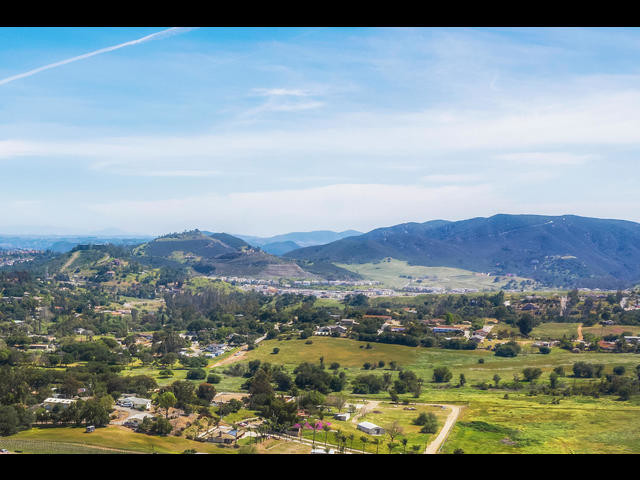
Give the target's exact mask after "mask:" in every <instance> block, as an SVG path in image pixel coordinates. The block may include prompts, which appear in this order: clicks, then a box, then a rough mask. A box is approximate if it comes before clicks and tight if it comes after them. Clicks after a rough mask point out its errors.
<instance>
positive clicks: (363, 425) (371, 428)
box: [358, 422, 384, 435]
mask: <svg viewBox="0 0 640 480" xmlns="http://www.w3.org/2000/svg"><path fill="white" fill-rule="evenodd" d="M358 430H362V431H363V432H364V433H368V434H369V435H384V428H382V427H379V426H378V425H376V424H374V423H371V422H360V423H359V424H358Z"/></svg>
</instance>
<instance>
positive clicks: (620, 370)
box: [613, 366, 625, 375]
mask: <svg viewBox="0 0 640 480" xmlns="http://www.w3.org/2000/svg"><path fill="white" fill-rule="evenodd" d="M624 372H625V368H624V367H623V366H618V367H613V373H615V374H616V375H624Z"/></svg>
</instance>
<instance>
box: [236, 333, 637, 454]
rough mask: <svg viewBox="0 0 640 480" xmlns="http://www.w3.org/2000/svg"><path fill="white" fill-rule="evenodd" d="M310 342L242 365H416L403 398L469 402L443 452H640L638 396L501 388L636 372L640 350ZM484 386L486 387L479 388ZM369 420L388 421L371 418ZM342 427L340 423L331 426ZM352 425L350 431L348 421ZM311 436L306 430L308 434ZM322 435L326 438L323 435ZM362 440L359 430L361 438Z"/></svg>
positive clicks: (351, 369)
mask: <svg viewBox="0 0 640 480" xmlns="http://www.w3.org/2000/svg"><path fill="white" fill-rule="evenodd" d="M311 340H312V342H313V343H312V344H310V345H308V344H305V340H299V339H295V340H293V339H292V340H269V341H265V342H263V343H262V344H261V345H260V347H259V348H257V349H255V350H252V351H250V352H247V355H246V357H245V358H244V359H243V362H247V361H248V360H254V359H259V360H261V361H267V362H271V363H278V364H284V365H285V367H286V369H287V370H288V371H290V372H291V371H292V370H293V368H295V366H296V365H298V364H299V363H301V362H302V361H309V362H315V363H318V362H319V361H320V357H324V364H325V365H326V366H329V365H330V364H331V363H332V362H338V363H340V371H344V372H345V373H346V374H347V377H348V378H349V379H352V378H353V377H355V376H356V375H359V374H363V373H374V374H378V375H382V373H384V372H390V373H391V374H392V375H393V377H394V378H395V376H396V375H397V372H395V371H391V370H389V362H390V361H392V360H393V361H396V362H397V363H398V365H399V366H400V367H401V368H404V369H408V370H412V371H414V372H416V374H417V375H418V376H419V377H421V378H423V379H424V385H423V390H422V393H421V394H420V396H419V398H413V396H412V395H410V394H405V395H401V396H400V397H401V400H406V401H409V402H412V403H413V402H417V403H443V404H447V403H448V404H458V405H462V406H464V409H463V412H462V414H461V416H460V418H459V421H458V423H457V424H456V426H455V427H454V429H453V430H452V432H451V434H450V436H449V438H448V440H447V442H445V444H444V447H443V451H444V452H449V453H451V452H453V451H454V450H455V449H457V448H461V449H462V450H464V451H465V452H466V453H489V452H491V453H568V452H576V453H590V452H594V453H595V452H626V453H640V431H639V430H638V429H637V428H636V427H637V425H638V424H640V423H639V422H640V401H639V399H638V398H637V397H635V398H634V397H632V399H631V400H630V401H620V400H618V399H617V398H616V397H615V396H606V397H605V396H603V397H601V398H593V397H583V396H573V397H566V398H565V397H560V400H559V403H558V404H553V403H552V401H553V400H554V397H552V396H550V395H542V394H537V395H530V394H529V388H528V387H529V385H530V384H529V383H528V382H526V381H523V380H522V381H521V384H522V386H523V388H522V389H521V390H507V389H506V388H504V382H512V381H513V380H514V375H517V376H519V377H520V379H522V378H523V375H522V370H523V369H524V368H526V367H538V368H540V369H541V370H542V375H541V377H540V378H539V379H538V380H536V381H535V382H537V383H539V384H542V383H548V382H549V374H550V373H551V372H552V371H553V369H554V368H555V367H558V366H562V367H563V368H564V370H565V372H566V376H565V377H561V378H560V379H559V381H560V383H561V385H565V386H567V385H571V384H574V383H575V384H584V383H587V382H599V381H600V379H574V378H573V377H572V366H573V364H574V363H575V362H578V361H584V362H588V363H593V364H602V365H604V372H605V374H607V373H612V370H613V368H614V367H615V366H625V367H626V372H627V373H626V375H635V368H636V366H637V365H639V364H640V356H638V355H636V354H607V353H595V352H587V353H571V352H568V351H566V350H561V349H559V348H553V349H552V351H551V353H550V354H546V355H545V354H540V353H530V352H534V351H536V352H537V349H532V348H525V349H524V353H522V354H520V355H518V356H517V357H515V358H502V357H496V356H495V355H494V354H493V352H491V351H488V350H484V349H478V350H472V351H459V350H444V349H439V348H421V347H420V348H414V347H405V346H398V345H386V344H378V343H372V344H370V345H371V347H372V348H370V349H366V348H365V347H366V343H365V342H358V341H355V340H351V339H345V338H331V337H312V339H311ZM274 347H278V348H279V349H280V351H279V353H278V354H273V353H272V350H273V348H274ZM361 347H362V348H361ZM528 352H529V353H528ZM379 360H382V361H384V362H385V367H384V368H376V369H375V370H365V369H364V368H363V364H364V363H365V362H369V363H374V362H375V363H377V362H378V361H379ZM479 361H483V362H484V363H479ZM441 366H446V367H448V368H449V369H450V370H451V372H452V374H453V377H452V379H451V381H450V382H448V383H445V384H441V383H434V382H432V375H433V369H434V368H436V367H441ZM461 373H462V374H464V376H465V378H466V384H465V385H464V386H459V385H458V382H459V375H460V374H461ZM494 375H498V376H499V377H500V380H499V384H500V385H501V386H500V387H499V388H495V387H494V380H493V377H494ZM225 377H226V376H225ZM241 380H242V379H241ZM241 383H242V381H239V382H238V383H237V384H241ZM483 383H484V384H485V385H484V386H483V387H482V388H483V389H480V388H478V386H479V385H481V384H483ZM345 392H346V393H347V394H348V395H349V397H350V399H351V401H353V402H355V403H358V402H360V403H362V400H364V399H365V398H366V399H372V400H380V401H383V402H388V400H389V396H388V394H387V393H380V394H377V395H353V394H350V388H349V387H347V389H346V391H345ZM505 395H506V398H505ZM367 420H369V421H372V422H374V423H376V420H378V421H380V422H384V420H383V419H377V418H375V417H374V416H372V417H371V418H367ZM405 420H406V419H405ZM342 423H348V422H342ZM339 424H340V422H335V423H334V425H332V428H333V427H334V426H337V425H339ZM381 426H382V425H381ZM404 427H405V429H406V428H407V427H410V423H409V424H408V423H407V422H406V421H405V422H404ZM354 428H355V426H354ZM347 430H348V431H350V429H349V428H348V425H347ZM307 435H309V433H305V436H307ZM331 435H332V434H331V433H330V434H329V437H331ZM321 436H322V439H323V441H324V436H323V433H322V434H321ZM359 437H360V435H356V439H358V438H359ZM356 439H354V448H361V444H360V447H357V446H356V445H358V440H356ZM409 440H410V442H409V443H410V444H411V442H414V443H416V442H417V439H414V440H411V439H409ZM387 441H388V439H386V440H385V442H387ZM420 442H422V440H420ZM422 443H423V442H422ZM369 447H371V445H368V447H367V448H369ZM381 448H382V447H381ZM384 448H385V449H386V446H384ZM400 449H401V447H400ZM395 451H398V450H395Z"/></svg>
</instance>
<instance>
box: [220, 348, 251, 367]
mask: <svg viewBox="0 0 640 480" xmlns="http://www.w3.org/2000/svg"><path fill="white" fill-rule="evenodd" d="M247 347H248V346H247V345H242V346H241V347H240V349H239V350H238V351H237V352H235V353H233V354H232V355H229V356H228V357H225V358H223V359H222V360H220V361H219V362H216V363H214V364H213V365H211V368H213V367H221V366H222V365H229V364H230V363H236V362H239V361H240V360H242V359H243V358H244V356H245V355H246V354H247Z"/></svg>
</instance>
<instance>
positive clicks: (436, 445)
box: [424, 404, 462, 454]
mask: <svg viewBox="0 0 640 480" xmlns="http://www.w3.org/2000/svg"><path fill="white" fill-rule="evenodd" d="M428 405H434V404H428ZM434 406H440V405H434ZM443 406H444V407H448V408H450V409H451V413H450V414H449V416H448V417H447V420H446V421H445V422H444V426H443V427H442V430H440V433H439V434H438V436H437V437H436V438H435V440H434V441H433V442H431V443H430V444H429V445H427V448H426V449H425V451H424V453H425V454H435V453H438V452H439V451H440V447H442V444H443V443H444V441H445V440H446V439H447V437H448V436H449V432H450V431H451V429H452V428H453V426H454V425H455V424H456V420H458V416H459V415H460V412H461V411H462V407H460V406H458V405H443Z"/></svg>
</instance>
